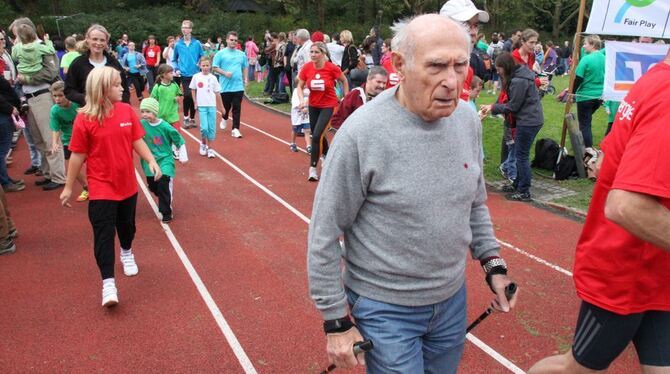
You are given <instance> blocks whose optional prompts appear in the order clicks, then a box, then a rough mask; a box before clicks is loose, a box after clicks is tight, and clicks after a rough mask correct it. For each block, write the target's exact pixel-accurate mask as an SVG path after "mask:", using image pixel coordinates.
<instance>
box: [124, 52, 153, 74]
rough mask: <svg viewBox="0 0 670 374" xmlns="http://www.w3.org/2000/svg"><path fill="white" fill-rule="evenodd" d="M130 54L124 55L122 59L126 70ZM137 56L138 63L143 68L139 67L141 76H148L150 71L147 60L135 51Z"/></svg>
mask: <svg viewBox="0 0 670 374" xmlns="http://www.w3.org/2000/svg"><path fill="white" fill-rule="evenodd" d="M129 54H130V52H128V53H126V54H125V55H123V58H122V59H121V66H123V67H124V68H128V67H129V66H128V55H129ZM135 56H136V58H137V63H138V64H140V65H141V66H140V67H139V69H137V70H139V71H140V75H147V73H148V72H149V69H147V60H145V59H144V56H142V54H141V53H139V52H137V51H135Z"/></svg>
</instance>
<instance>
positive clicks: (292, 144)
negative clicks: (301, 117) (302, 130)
mask: <svg viewBox="0 0 670 374" xmlns="http://www.w3.org/2000/svg"><path fill="white" fill-rule="evenodd" d="M288 147H289V148H290V149H291V152H298V146H296V145H295V143H291V144H290V145H289V146H288Z"/></svg>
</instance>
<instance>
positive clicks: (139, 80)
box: [128, 73, 144, 99]
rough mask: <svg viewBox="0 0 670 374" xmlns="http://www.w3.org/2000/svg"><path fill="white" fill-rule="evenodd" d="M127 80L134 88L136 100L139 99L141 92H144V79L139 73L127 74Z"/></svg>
mask: <svg viewBox="0 0 670 374" xmlns="http://www.w3.org/2000/svg"><path fill="white" fill-rule="evenodd" d="M128 79H129V80H130V83H131V84H132V85H133V87H135V94H136V95H137V98H138V99H141V98H142V97H143V96H142V92H143V91H144V77H143V76H141V75H140V73H128Z"/></svg>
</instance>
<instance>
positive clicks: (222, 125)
mask: <svg viewBox="0 0 670 374" xmlns="http://www.w3.org/2000/svg"><path fill="white" fill-rule="evenodd" d="M219 127H220V128H221V130H225V129H226V127H228V120H227V119H223V118H221V122H219Z"/></svg>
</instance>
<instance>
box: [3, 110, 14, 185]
mask: <svg viewBox="0 0 670 374" xmlns="http://www.w3.org/2000/svg"><path fill="white" fill-rule="evenodd" d="M13 131H14V123H13V122H12V118H11V117H10V116H8V115H6V114H0V184H2V185H3V186H6V185H8V184H9V183H10V182H11V180H10V178H9V174H8V173H7V160H5V157H7V153H9V148H10V147H11V145H12V132H13Z"/></svg>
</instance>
